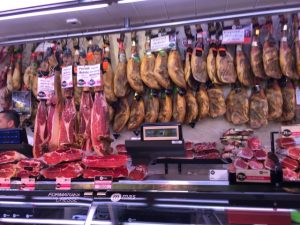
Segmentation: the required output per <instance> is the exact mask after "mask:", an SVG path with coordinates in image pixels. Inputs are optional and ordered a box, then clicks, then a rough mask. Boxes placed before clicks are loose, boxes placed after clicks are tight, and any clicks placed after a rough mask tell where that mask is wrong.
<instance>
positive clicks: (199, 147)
mask: <svg viewBox="0 0 300 225" xmlns="http://www.w3.org/2000/svg"><path fill="white" fill-rule="evenodd" d="M216 148H217V144H216V142H203V143H196V144H194V150H195V152H200V151H206V150H214V149H216Z"/></svg>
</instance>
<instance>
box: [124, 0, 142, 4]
mask: <svg viewBox="0 0 300 225" xmlns="http://www.w3.org/2000/svg"><path fill="white" fill-rule="evenodd" d="M144 1H146V0H121V1H118V4H126V3H135V2H144Z"/></svg>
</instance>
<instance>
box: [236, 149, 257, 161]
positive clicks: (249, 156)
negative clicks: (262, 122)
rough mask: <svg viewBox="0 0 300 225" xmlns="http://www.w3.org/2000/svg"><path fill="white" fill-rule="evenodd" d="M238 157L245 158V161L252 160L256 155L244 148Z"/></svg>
mask: <svg viewBox="0 0 300 225" xmlns="http://www.w3.org/2000/svg"><path fill="white" fill-rule="evenodd" d="M237 156H238V157H240V158H243V159H252V158H253V156H254V153H253V151H252V150H251V149H250V148H242V149H241V150H240V151H239V152H238V154H237Z"/></svg>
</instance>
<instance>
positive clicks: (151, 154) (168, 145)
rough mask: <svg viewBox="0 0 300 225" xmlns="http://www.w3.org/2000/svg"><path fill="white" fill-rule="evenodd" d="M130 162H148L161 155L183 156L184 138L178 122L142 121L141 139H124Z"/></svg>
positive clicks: (135, 163) (166, 156)
mask: <svg viewBox="0 0 300 225" xmlns="http://www.w3.org/2000/svg"><path fill="white" fill-rule="evenodd" d="M125 146H126V149H127V152H128V154H129V155H130V156H131V158H132V164H133V165H137V164H149V163H150V162H152V161H153V160H155V159H157V158H161V157H165V158H168V157H184V156H185V150H184V140H183V137H182V127H181V124H179V123H144V124H142V126H141V140H125Z"/></svg>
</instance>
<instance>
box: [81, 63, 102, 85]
mask: <svg viewBox="0 0 300 225" xmlns="http://www.w3.org/2000/svg"><path fill="white" fill-rule="evenodd" d="M100 85H101V70H100V64H96V65H88V66H78V67H77V86H78V87H96V86H100Z"/></svg>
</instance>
